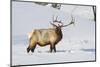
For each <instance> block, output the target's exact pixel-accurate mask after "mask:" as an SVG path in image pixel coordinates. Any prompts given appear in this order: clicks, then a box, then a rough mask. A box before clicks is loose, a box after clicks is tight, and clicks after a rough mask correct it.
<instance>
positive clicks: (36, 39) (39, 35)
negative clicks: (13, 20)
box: [27, 27, 62, 52]
mask: <svg viewBox="0 0 100 67" xmlns="http://www.w3.org/2000/svg"><path fill="white" fill-rule="evenodd" d="M61 39H62V31H61V28H60V27H57V28H50V29H37V30H34V31H33V32H32V34H31V37H30V39H29V47H28V48H27V52H29V51H30V50H31V51H32V52H34V49H35V47H36V45H39V46H42V47H43V46H46V45H50V52H52V50H54V51H55V52H56V44H57V43H58V42H59V41H60V40H61Z"/></svg>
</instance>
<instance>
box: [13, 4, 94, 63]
mask: <svg viewBox="0 0 100 67" xmlns="http://www.w3.org/2000/svg"><path fill="white" fill-rule="evenodd" d="M74 8H75V10H74V12H73V16H74V17H75V25H71V26H69V27H65V28H63V29H62V32H63V39H62V40H61V41H60V42H59V43H58V44H57V46H56V49H57V52H56V53H54V52H53V53H50V52H49V45H48V46H45V47H40V46H38V45H37V46H36V49H35V52H34V53H31V52H30V53H29V54H28V53H27V51H26V49H27V47H28V36H27V34H28V33H29V32H31V31H32V30H33V29H38V28H39V29H41V28H46V29H48V28H50V27H51V25H50V23H49V22H50V21H52V16H53V15H56V16H57V15H58V16H59V17H58V19H59V20H62V21H63V23H64V24H68V23H69V22H70V21H71V12H72V10H73V9H74ZM94 60H95V22H94V21H93V14H92V8H91V7H90V6H89V7H87V6H77V7H75V6H74V5H62V7H61V10H57V9H54V8H52V7H50V6H49V5H48V6H40V5H37V4H34V3H27V2H12V65H27V64H28V65H29V64H45V63H59V62H76V61H94Z"/></svg>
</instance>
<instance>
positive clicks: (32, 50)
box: [31, 44, 36, 53]
mask: <svg viewBox="0 0 100 67" xmlns="http://www.w3.org/2000/svg"><path fill="white" fill-rule="evenodd" d="M35 48H36V44H35V45H34V46H33V48H32V49H31V52H32V53H33V52H34V50H35Z"/></svg>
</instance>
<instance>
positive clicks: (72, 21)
mask: <svg viewBox="0 0 100 67" xmlns="http://www.w3.org/2000/svg"><path fill="white" fill-rule="evenodd" d="M71 24H75V19H74V18H73V16H72V20H71V22H70V23H69V24H67V25H62V26H61V27H66V26H69V25H71Z"/></svg>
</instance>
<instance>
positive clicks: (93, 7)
mask: <svg viewBox="0 0 100 67" xmlns="http://www.w3.org/2000/svg"><path fill="white" fill-rule="evenodd" d="M92 9H93V14H94V21H96V7H95V6H92Z"/></svg>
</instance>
